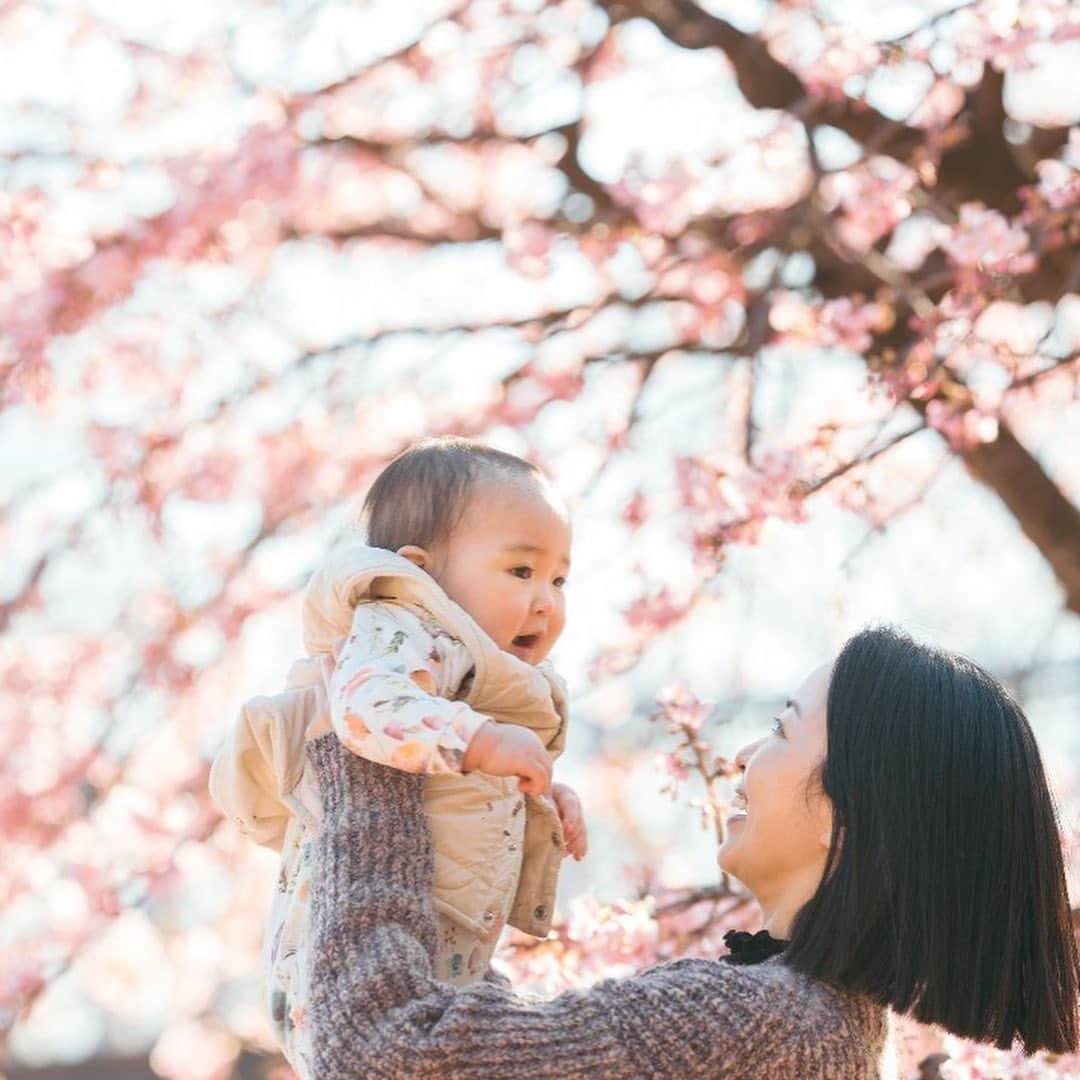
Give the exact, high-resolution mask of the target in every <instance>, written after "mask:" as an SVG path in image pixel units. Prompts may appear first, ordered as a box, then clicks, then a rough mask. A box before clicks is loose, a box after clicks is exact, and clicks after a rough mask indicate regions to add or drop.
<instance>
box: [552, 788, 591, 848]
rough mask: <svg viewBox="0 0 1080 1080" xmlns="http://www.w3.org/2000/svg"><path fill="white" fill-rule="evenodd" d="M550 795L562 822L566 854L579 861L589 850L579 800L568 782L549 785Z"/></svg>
mask: <svg viewBox="0 0 1080 1080" xmlns="http://www.w3.org/2000/svg"><path fill="white" fill-rule="evenodd" d="M551 797H552V799H554V800H555V809H556V810H558V812H559V820H560V821H561V822H562V827H563V837H564V838H565V840H566V854H567V855H573V856H574V859H575V860H576V861H577V862H581V860H582V859H584V858H585V856H586V855H587V854H588V852H589V832H588V830H587V829H586V828H585V816H584V814H582V812H581V800H580V799H579V798H578V794H577V792H576V791H575V790H574V789H573V788H572V787H570V785H569V784H561V783H558V782H556V783H554V784H552V785H551Z"/></svg>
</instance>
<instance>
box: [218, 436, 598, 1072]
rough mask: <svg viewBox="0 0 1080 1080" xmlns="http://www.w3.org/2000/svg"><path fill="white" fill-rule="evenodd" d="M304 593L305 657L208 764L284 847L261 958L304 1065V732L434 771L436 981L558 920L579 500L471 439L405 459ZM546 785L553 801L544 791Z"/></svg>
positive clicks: (264, 837)
mask: <svg viewBox="0 0 1080 1080" xmlns="http://www.w3.org/2000/svg"><path fill="white" fill-rule="evenodd" d="M363 523H364V526H365V531H366V540H367V544H366V545H365V544H361V543H357V542H354V543H350V544H346V545H344V546H343V547H341V548H339V549H337V550H336V551H335V552H334V553H332V554H331V555H330V557H329V558H328V559H327V560H326V562H325V563H324V564H323V565H322V566H321V567H320V568H319V569H318V570H317V571H316V572H315V574H314V575H313V577H312V579H311V582H310V583H309V585H308V588H307V592H306V594H305V599H304V612H303V614H304V641H305V645H306V647H307V651H308V656H307V657H306V658H305V659H304V660H302V661H299V662H297V664H294V665H293V669H292V671H291V672H290V676H289V679H288V683H289V689H288V690H286V691H285V692H284V693H283V694H279V695H276V696H275V697H272V698H256V699H254V700H253V701H252V702H249V703H248V704H247V705H246V706H245V707H244V709H243V710H242V712H241V716H240V719H239V722H238V723H237V724H236V726H235V728H234V729H233V731H232V732H231V733H230V736H229V739H228V740H227V742H226V745H225V746H224V748H223V749H222V751H221V753H220V754H219V755H218V758H217V760H216V761H215V762H214V767H213V770H212V773H211V781H210V784H211V792H212V794H213V796H214V798H215V800H216V801H217V803H218V806H219V807H220V808H221V809H222V811H223V812H224V813H226V814H227V815H228V816H229V817H231V818H232V819H233V820H234V821H236V822H237V823H238V824H239V825H240V827H241V828H242V829H243V830H244V831H245V833H247V834H248V835H249V836H251V837H252V838H253V839H255V840H256V841H258V842H260V843H263V844H266V845H267V846H270V847H273V848H275V849H279V850H280V851H281V856H282V863H281V873H280V876H279V882H278V890H277V893H276V895H275V899H274V904H273V907H272V911H271V919H270V927H269V933H268V936H267V945H266V953H265V957H264V959H265V966H266V971H267V975H268V981H269V988H268V989H269V997H270V1011H271V1015H272V1018H273V1021H274V1024H275V1027H276V1029H277V1032H278V1035H279V1037H280V1039H281V1041H282V1045H283V1047H284V1049H285V1052H286V1055H287V1056H288V1058H289V1059H290V1062H291V1064H292V1065H293V1067H294V1069H295V1070H296V1071H297V1073H298V1074H299V1075H300V1077H301V1078H302V1080H304V1078H307V1077H310V1075H311V1072H310V1065H309V1062H310V1054H309V1048H308V1046H307V1042H306V1040H307V1037H308V1026H307V1016H306V1013H307V1009H308V995H307V985H308V974H307V972H308V963H309V961H308V954H307V948H308V930H307V915H308V909H309V901H310V895H311V890H312V889H313V888H318V882H317V881H315V880H313V878H312V871H313V866H312V861H311V859H312V849H313V844H312V840H313V838H314V835H315V834H314V831H313V830H316V829H317V828H318V823H319V815H320V808H321V804H320V801H319V793H318V791H317V790H316V788H315V783H314V778H313V777H312V775H311V770H310V769H306V770H305V768H304V744H305V742H307V741H310V740H311V739H314V738H318V737H319V736H321V735H323V734H325V733H327V732H329V731H331V730H333V731H334V732H335V733H336V735H337V737H338V738H339V739H340V740H341V742H342V743H343V745H345V746H346V747H348V748H349V749H350V750H352V751H353V752H355V753H357V754H359V755H361V756H363V757H365V758H368V759H369V760H372V761H377V762H380V763H382V764H385V765H389V766H391V767H394V768H398V769H403V770H407V771H409V772H422V773H425V774H427V776H428V779H427V781H426V786H425V807H426V810H427V816H428V820H429V822H430V824H431V828H432V834H433V840H434V848H435V884H434V904H435V908H436V910H437V912H438V916H439V940H438V943H437V948H436V954H435V964H436V971H437V973H438V974H439V977H440V978H442V979H444V980H446V981H449V982H453V983H456V984H458V985H463V984H466V983H470V982H475V981H477V980H480V979H483V978H485V977H486V976H487V975H488V972H489V962H490V959H491V956H492V954H493V952H494V950H495V947H496V945H497V942H498V937H499V933H500V931H501V930H502V928H503V926H504V924H505V923H507V922H509V923H511V924H512V925H514V926H516V927H518V928H519V929H521V930H524V931H525V932H527V933H531V934H534V935H537V936H544V935H546V933H547V932H548V930H549V928H550V925H551V916H552V909H553V906H554V897H555V887H556V884H557V880H558V873H559V864H560V862H561V860H562V858H563V856H564V855H566V854H570V855H573V856H574V857H575V858H576V859H581V858H583V857H584V855H585V853H586V850H587V835H586V829H585V825H584V822H583V819H582V813H581V804H580V801H579V800H578V798H577V796H576V794H575V793H574V792H573V791H572V790H571V789H570V788H569V787H568V786H566V785H565V784H552V783H551V768H552V758H553V757H554V756H555V755H557V754H558V753H559V752H561V750H562V749H563V746H564V745H565V738H566V697H565V692H564V688H563V685H562V682H561V680H560V679H559V677H558V676H557V675H556V674H555V672H554V670H553V669H552V668H551V665H550V662H548V661H547V659H546V658H547V655H548V653H549V652H550V651H551V648H552V646H553V645H554V644H555V642H556V641H557V640H558V638H559V635H560V634H561V633H562V629H563V625H564V622H565V602H564V596H563V586H564V584H565V581H566V574H567V572H568V570H569V565H570V552H569V549H570V526H569V523H568V520H567V515H566V511H565V509H564V508H563V506H562V504H561V502H560V501H559V499H558V498H557V496H556V495H555V493H554V492H553V490H552V489H551V487H550V484H549V483H548V481H547V479H546V478H545V477H544V475H543V473H542V472H541V471H540V470H539V469H537V468H536V467H534V466H532V465H530V464H529V463H528V462H526V461H523V460H522V459H521V458H518V457H515V456H514V455H511V454H506V453H503V452H501V451H498V450H495V449H492V448H491V447H487V446H484V445H482V444H480V443H475V442H471V441H468V440H463V439H433V440H428V441H426V442H423V443H420V444H418V445H417V446H414V447H412V448H411V449H409V450H407V451H406V452H405V453H403V454H401V455H400V456H399V457H397V458H396V459H395V460H394V461H393V462H392V463H391V464H390V465H389V466H388V467H387V468H386V469H385V470H384V471H383V472H382V473H381V474H380V476H379V477H378V478H377V479H376V481H375V483H374V484H373V485H372V488H371V490H370V492H369V493H368V496H367V498H366V500H365V502H364V512H363ZM549 790H550V795H549V794H547V793H548V792H549Z"/></svg>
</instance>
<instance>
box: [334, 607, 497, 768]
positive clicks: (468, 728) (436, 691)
mask: <svg viewBox="0 0 1080 1080" xmlns="http://www.w3.org/2000/svg"><path fill="white" fill-rule="evenodd" d="M432 630H433V627H432V625H431V623H430V621H429V620H425V619H422V618H421V617H419V616H418V615H417V614H416V613H415V612H413V611H412V610H411V609H410V608H408V607H406V606H404V605H402V604H396V603H389V602H381V601H373V602H368V603H362V604H358V605H357V607H356V612H355V614H354V615H353V621H352V628H351V630H350V633H349V636H348V637H347V638H346V639H345V640H344V641H343V642H342V643H341V647H340V650H339V652H338V654H337V656H336V659H335V664H334V671H333V674H332V675H331V678H330V688H329V689H330V694H329V696H330V719H331V722H332V724H333V727H334V731H335V732H336V733H337V736H338V738H339V739H340V740H341V742H342V743H343V744H344V745H345V747H346V748H348V749H349V750H351V751H352V752H353V753H355V754H358V755H359V756H360V757H362V758H366V759H367V760H368V761H374V762H378V763H379V764H380V765H389V766H391V767H392V768H395V769H401V770H403V771H405V772H412V773H459V772H461V760H462V758H463V757H464V755H465V749H466V747H467V746H468V745H469V741H470V740H471V739H472V737H473V736H474V735H475V734H476V732H477V730H478V729H479V728H480V727H481V725H482V724H483V723H484V722H485V721H486V720H487V717H486V716H484V715H482V714H481V713H478V712H475V711H473V710H472V709H471V708H470V707H469V706H468V705H467V704H466V703H465V702H463V701H451V700H450V699H449V697H445V696H440V695H442V694H447V693H448V692H449V691H450V690H451V689H453V688H451V687H450V686H448V685H447V681H448V671H447V669H448V667H453V666H457V665H454V664H452V663H449V662H448V661H450V660H453V659H454V658H453V657H449V658H448V657H447V656H446V655H445V650H443V649H442V648H440V643H439V641H437V640H436V637H435V635H434V634H433V632H432ZM461 648H464V646H461Z"/></svg>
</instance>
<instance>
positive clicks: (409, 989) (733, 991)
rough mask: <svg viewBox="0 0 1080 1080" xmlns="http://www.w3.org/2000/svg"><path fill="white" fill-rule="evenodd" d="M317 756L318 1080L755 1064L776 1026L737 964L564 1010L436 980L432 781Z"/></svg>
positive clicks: (562, 1002)
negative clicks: (427, 793) (428, 793)
mask: <svg viewBox="0 0 1080 1080" xmlns="http://www.w3.org/2000/svg"><path fill="white" fill-rule="evenodd" d="M308 754H309V756H310V759H311V761H312V762H313V764H314V767H315V769H316V775H317V777H318V782H319V788H320V791H321V792H322V798H323V815H322V824H321V826H320V829H319V835H318V839H317V841H316V853H315V877H314V881H315V889H314V892H313V896H312V910H311V932H312V957H313V960H312V970H311V1022H312V1025H313V1031H312V1045H313V1047H314V1055H315V1075H316V1076H318V1077H319V1080H358V1078H360V1077H384V1078H387V1080H404V1078H406V1077H409V1078H413V1077H415V1078H426V1077H431V1078H434V1077H439V1078H451V1077H452V1078H468V1080H481V1078H483V1080H499V1078H503V1077H505V1078H508V1080H509V1078H513V1080H529V1078H540V1077H559V1078H566V1080H576V1078H585V1077H589V1078H600V1077H602V1078H604V1080H637V1078H640V1077H645V1076H650V1077H657V1078H666V1077H673V1078H674V1077H679V1078H680V1080H686V1078H694V1077H702V1078H704V1077H706V1076H708V1077H714V1076H717V1075H732V1076H734V1075H736V1072H731V1073H730V1074H728V1073H720V1072H719V1071H718V1069H720V1068H722V1067H723V1066H724V1063H725V1062H728V1061H734V1060H739V1059H740V1058H743V1059H744V1063H745V1055H750V1058H749V1060H753V1054H754V1053H755V1050H756V1049H757V1045H756V1044H757V1042H758V1040H759V1038H760V1035H761V1031H762V1029H763V1028H766V1027H768V1026H769V1025H768V1024H763V1022H762V1020H763V1018H762V1015H761V1011H760V1010H761V1007H762V1004H763V1002H762V995H761V993H760V987H759V988H757V989H756V990H755V989H754V987H753V986H751V987H750V992H749V993H747V991H746V987H747V986H748V985H749V984H750V982H751V980H748V978H747V976H746V973H745V972H744V971H743V970H741V969H738V968H735V967H730V966H727V965H720V964H717V963H714V962H708V961H683V962H679V963H676V964H671V965H666V966H663V967H658V968H654V969H653V970H652V971H650V972H647V973H645V974H644V975H640V976H637V977H636V978H632V979H624V980H609V981H607V982H604V983H600V984H598V985H597V986H594V987H593V988H592V989H591V990H588V991H571V992H568V993H565V994H563V995H562V996H560V997H558V998H556V999H555V1000H553V1001H542V1000H536V999H532V998H529V997H526V996H523V995H518V994H515V993H513V991H511V990H510V989H509V988H507V987H504V986H499V985H494V984H491V983H481V984H477V985H475V986H471V987H468V988H465V989H455V988H453V987H450V986H448V985H446V984H443V983H440V982H437V981H436V980H435V979H434V977H433V975H432V967H431V954H432V952H433V951H434V946H435V932H436V922H435V915H434V910H433V908H432V905H431V900H430V896H431V884H432V848H431V835H430V832H429V829H428V824H427V819H426V817H425V815H424V811H423V804H422V790H423V778H422V777H419V776H414V775H410V774H408V773H402V772H397V771H394V770H391V769H387V768H384V767H382V766H379V765H375V764H373V763H371V762H368V761H364V760H362V759H360V758H358V757H356V756H355V755H352V754H350V753H348V752H347V751H345V750H344V749H343V748H342V746H341V745H340V743H339V741H338V739H337V737H336V736H334V735H333V734H327V735H324V736H322V737H321V738H319V739H317V740H315V741H313V742H312V743H311V744H309V747H308ZM739 1075H741V1072H740V1073H739Z"/></svg>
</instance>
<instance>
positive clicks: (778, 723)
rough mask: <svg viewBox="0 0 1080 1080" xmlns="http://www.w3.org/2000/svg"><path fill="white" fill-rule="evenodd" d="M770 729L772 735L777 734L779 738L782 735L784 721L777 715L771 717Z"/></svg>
mask: <svg viewBox="0 0 1080 1080" xmlns="http://www.w3.org/2000/svg"><path fill="white" fill-rule="evenodd" d="M772 731H773V734H774V735H779V736H780V738H781V739H782V738H783V737H784V722H783V720H781V719H780V717H779V716H774V717H773V722H772Z"/></svg>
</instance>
